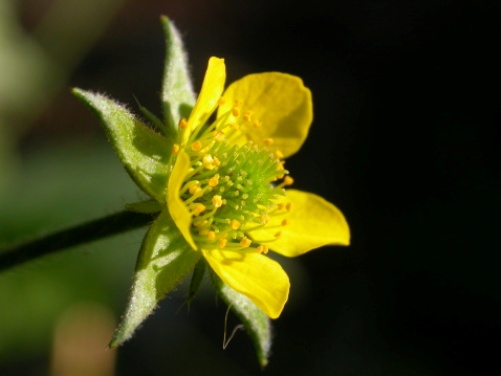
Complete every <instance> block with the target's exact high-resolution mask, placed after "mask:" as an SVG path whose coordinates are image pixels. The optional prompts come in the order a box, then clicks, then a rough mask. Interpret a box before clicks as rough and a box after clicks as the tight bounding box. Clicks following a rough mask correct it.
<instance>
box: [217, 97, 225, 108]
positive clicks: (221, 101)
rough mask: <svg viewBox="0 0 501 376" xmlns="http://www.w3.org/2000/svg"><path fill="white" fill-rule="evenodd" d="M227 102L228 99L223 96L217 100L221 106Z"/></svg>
mask: <svg viewBox="0 0 501 376" xmlns="http://www.w3.org/2000/svg"><path fill="white" fill-rule="evenodd" d="M225 103H226V101H225V100H224V99H223V98H219V100H218V101H217V104H218V105H219V106H222V105H223V104H225Z"/></svg>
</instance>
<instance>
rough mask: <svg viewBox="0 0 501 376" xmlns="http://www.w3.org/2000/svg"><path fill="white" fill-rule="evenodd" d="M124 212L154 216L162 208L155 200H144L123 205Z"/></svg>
mask: <svg viewBox="0 0 501 376" xmlns="http://www.w3.org/2000/svg"><path fill="white" fill-rule="evenodd" d="M125 210H128V211H131V212H134V213H143V214H156V213H159V212H160V211H161V210H162V206H161V205H160V203H159V202H158V201H156V200H146V201H141V202H133V203H129V204H125Z"/></svg>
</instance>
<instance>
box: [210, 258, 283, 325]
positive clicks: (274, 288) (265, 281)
mask: <svg viewBox="0 0 501 376" xmlns="http://www.w3.org/2000/svg"><path fill="white" fill-rule="evenodd" d="M202 254H203V255H204V257H205V259H206V260H207V262H208V263H209V265H210V266H211V268H212V269H213V270H214V272H216V274H217V275H218V276H219V278H221V279H222V280H223V282H224V283H226V284H227V285H228V286H230V287H231V288H232V289H234V290H236V291H238V292H239V293H241V294H243V295H245V296H247V297H248V298H249V299H250V300H252V302H253V303H254V304H256V305H257V306H258V307H259V308H260V309H261V310H262V311H263V312H264V313H265V314H266V315H268V316H269V317H271V318H272V319H275V318H277V317H278V316H280V313H281V312H282V310H283V308H284V305H285V302H286V301H287V298H288V296H289V288H290V283H289V277H288V276H287V274H286V273H285V271H284V270H283V269H282V267H281V266H280V264H278V263H277V262H276V261H273V260H272V259H270V258H269V257H267V256H264V255H262V254H260V253H249V252H248V251H242V252H239V251H225V250H212V251H208V250H202Z"/></svg>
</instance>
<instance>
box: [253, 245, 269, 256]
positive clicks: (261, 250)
mask: <svg viewBox="0 0 501 376" xmlns="http://www.w3.org/2000/svg"><path fill="white" fill-rule="evenodd" d="M256 250H257V251H258V252H259V253H263V254H267V253H268V247H267V246H265V245H262V244H261V245H260V246H259V247H257V248H256Z"/></svg>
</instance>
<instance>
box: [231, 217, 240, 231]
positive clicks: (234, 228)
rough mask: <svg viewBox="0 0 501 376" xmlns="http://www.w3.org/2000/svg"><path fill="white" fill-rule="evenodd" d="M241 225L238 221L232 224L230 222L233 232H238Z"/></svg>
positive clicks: (233, 220)
mask: <svg viewBox="0 0 501 376" xmlns="http://www.w3.org/2000/svg"><path fill="white" fill-rule="evenodd" d="M240 225H241V223H240V222H238V221H237V220H236V219H232V220H231V222H230V227H231V229H232V230H238V228H239V227H240Z"/></svg>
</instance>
